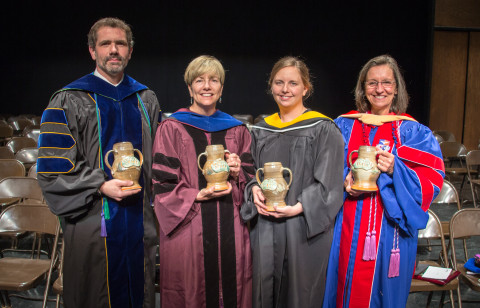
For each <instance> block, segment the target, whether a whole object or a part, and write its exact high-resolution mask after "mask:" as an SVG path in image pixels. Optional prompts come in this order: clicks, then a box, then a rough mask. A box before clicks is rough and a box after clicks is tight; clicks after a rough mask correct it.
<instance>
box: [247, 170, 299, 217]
mask: <svg viewBox="0 0 480 308" xmlns="http://www.w3.org/2000/svg"><path fill="white" fill-rule="evenodd" d="M260 171H263V173H264V175H263V182H261V181H260V178H259V176H258V175H259V172H260ZM283 171H288V173H290V181H289V183H288V184H287V182H286V181H285V179H284V178H283ZM255 176H256V178H257V182H258V184H259V185H260V188H261V189H262V192H263V195H264V196H265V198H266V199H267V200H266V202H265V205H266V206H267V211H269V212H274V211H275V209H274V207H273V206H277V207H283V206H286V204H285V196H286V195H287V192H288V189H289V188H290V184H292V179H293V177H292V171H291V170H290V169H288V168H284V167H283V166H282V163H280V162H269V163H265V164H264V165H263V168H258V170H257V172H256V173H255Z"/></svg>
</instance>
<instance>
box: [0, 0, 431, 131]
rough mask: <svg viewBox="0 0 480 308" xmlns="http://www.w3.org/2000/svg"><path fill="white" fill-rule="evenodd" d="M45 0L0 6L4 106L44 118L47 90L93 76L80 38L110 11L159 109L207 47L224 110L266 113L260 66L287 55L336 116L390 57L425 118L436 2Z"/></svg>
mask: <svg viewBox="0 0 480 308" xmlns="http://www.w3.org/2000/svg"><path fill="white" fill-rule="evenodd" d="M43 2H46V1H36V2H31V3H30V2H29V1H25V2H23V1H22V2H21V3H16V4H3V5H2V6H3V9H2V12H1V17H2V18H1V21H0V22H1V25H2V35H1V36H2V38H3V44H2V45H3V47H2V51H1V55H2V67H3V68H2V74H1V76H2V77H1V81H0V84H1V94H0V95H1V97H0V99H1V102H2V103H1V105H2V108H1V111H0V113H11V114H19V113H35V114H41V112H42V111H43V109H44V108H45V107H46V105H47V103H48V100H49V98H50V96H51V94H52V93H53V92H54V91H55V90H57V89H59V88H61V87H62V86H64V85H66V84H68V83H70V82H71V81H73V80H75V79H77V78H79V77H81V76H83V75H85V74H88V73H90V72H92V71H93V69H94V62H93V61H92V60H91V58H90V55H89V54H88V48H87V43H86V41H87V37H86V34H87V33H88V30H89V28H90V26H91V25H92V24H93V23H94V22H95V21H96V20H97V19H99V18H101V17H106V16H115V17H119V18H121V19H124V20H125V21H126V22H127V23H129V24H130V25H131V26H132V28H133V33H134V38H135V42H136V44H135V47H134V52H133V56H132V60H131V61H130V63H129V65H128V67H127V69H126V72H127V74H129V75H131V76H132V77H134V78H135V79H137V80H138V81H140V82H142V83H144V84H146V85H147V86H149V87H150V88H151V89H152V90H154V91H155V92H156V94H157V96H158V99H159V101H160V104H161V107H162V110H164V111H166V112H172V111H175V110H176V109H178V108H180V107H184V106H186V105H187V104H188V103H189V96H188V91H187V88H186V86H185V84H184V82H183V72H184V70H185V68H186V66H187V64H188V62H189V61H190V60H191V59H193V58H194V57H196V56H198V55H200V54H211V55H214V56H216V57H217V58H219V59H220V60H221V61H222V63H223V65H224V67H225V69H226V70H227V75H226V83H225V87H224V94H223V103H222V105H219V108H220V109H222V110H223V111H225V112H227V113H231V114H232V113H250V114H252V115H253V116H256V115H258V114H261V113H272V112H274V111H276V105H275V103H274V101H273V99H272V98H271V97H270V96H269V95H268V94H267V84H266V81H267V78H268V73H269V72H270V69H271V67H272V65H273V63H274V62H275V61H276V60H277V59H279V58H280V57H282V56H285V55H295V56H300V57H302V58H303V59H304V60H305V61H306V63H307V65H308V66H309V68H310V70H311V73H312V75H313V76H314V89H315V91H314V95H313V97H312V98H310V99H309V100H308V101H307V105H308V106H310V107H311V108H313V109H315V110H318V111H320V112H323V113H325V114H326V115H328V116H330V117H336V116H337V115H339V114H341V113H343V112H346V111H349V110H351V109H353V108H354V101H353V91H352V90H353V88H354V86H355V82H356V78H357V74H358V72H359V70H360V68H361V66H362V65H363V64H364V63H365V62H366V61H367V60H368V59H370V58H372V57H374V56H377V55H380V54H383V53H388V54H390V55H392V56H393V57H395V58H396V59H397V61H398V63H399V64H400V66H401V67H402V69H403V71H404V76H405V79H406V82H407V89H408V91H409V94H410V97H411V102H410V107H409V109H408V113H410V114H412V115H413V116H415V117H416V118H417V119H418V120H419V121H420V122H423V123H425V124H428V123H427V120H428V108H429V85H430V77H429V74H430V65H431V64H430V62H431V40H432V33H433V32H432V15H433V6H434V5H433V0H429V1H416V0H404V1H379V0H371V1H320V0H317V1H305V0H304V1H295V0H291V1H283V0H278V1H261V0H258V1H255V2H253V1H251V2H249V1H235V2H233V1H232V2H230V1H223V2H216V1H208V0H207V1H205V0H204V1H195V2H187V1H179V0H169V1H151V2H149V1H128V2H126V1H116V2H109V1H108V2H107V1H97V2H91V3H90V2H85V1H76V2H68V1H61V2H60V1H59V2H54V3H52V2H49V3H47V4H46V3H43Z"/></svg>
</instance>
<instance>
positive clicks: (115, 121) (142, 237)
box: [37, 18, 160, 307]
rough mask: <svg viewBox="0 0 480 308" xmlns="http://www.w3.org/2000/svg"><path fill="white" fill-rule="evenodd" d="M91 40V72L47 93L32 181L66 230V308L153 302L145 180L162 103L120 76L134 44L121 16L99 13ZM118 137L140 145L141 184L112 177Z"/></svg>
mask: <svg viewBox="0 0 480 308" xmlns="http://www.w3.org/2000/svg"><path fill="white" fill-rule="evenodd" d="M88 48H89V51H90V55H91V57H92V59H93V60H95V62H96V69H95V71H94V72H93V73H91V74H88V75H86V76H84V77H82V78H80V79H78V80H76V81H74V82H72V83H70V84H69V85H67V86H66V87H64V88H63V89H61V90H59V91H57V92H56V93H54V95H53V96H52V98H51V100H50V103H49V105H48V107H47V108H46V110H45V111H44V113H43V116H42V124H41V135H40V138H39V157H38V167H37V170H38V180H39V182H40V185H41V187H42V190H43V193H44V195H45V199H46V201H47V203H48V206H49V207H50V209H51V211H52V212H53V213H54V214H56V215H58V216H59V218H60V220H61V223H62V230H63V233H64V242H65V247H64V251H65V252H64V267H63V285H64V293H63V297H64V302H65V306H66V307H154V305H155V290H154V277H155V255H156V245H157V242H158V240H157V239H156V238H157V234H156V227H155V224H154V213H153V210H152V207H151V205H150V200H151V193H150V192H151V189H150V185H151V184H150V183H151V164H152V161H151V157H152V154H151V149H152V140H153V137H154V135H155V131H156V128H157V124H158V121H159V119H160V110H159V109H160V108H159V104H158V101H157V98H156V96H155V93H154V92H153V91H151V90H149V89H148V88H147V87H146V86H144V85H143V84H141V83H139V82H137V81H135V80H134V79H133V78H131V77H129V76H127V75H126V74H124V69H125V67H126V66H127V64H128V61H129V60H130V58H131V55H132V50H133V49H132V48H133V35H132V31H131V29H130V27H129V26H128V25H127V24H126V23H125V22H123V21H122V20H119V19H117V18H103V19H100V20H99V21H97V22H96V23H95V24H94V25H93V26H92V28H91V29H90V32H89V34H88ZM119 142H130V143H131V144H132V145H133V148H134V149H138V150H140V151H141V152H142V153H143V158H144V161H143V165H142V166H141V167H139V166H138V168H139V169H140V170H141V176H140V179H139V183H140V186H141V188H134V189H132V188H131V187H129V186H132V185H133V182H132V181H130V180H119V179H113V178H112V172H111V171H110V168H109V167H107V166H109V165H113V159H114V155H109V157H108V156H107V157H106V154H107V152H109V151H110V150H112V148H113V146H114V144H115V143H119ZM106 159H109V161H108V162H107V161H106ZM135 164H136V165H139V162H136V163H135V162H134V165H135ZM127 167H128V166H127Z"/></svg>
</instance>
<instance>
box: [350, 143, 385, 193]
mask: <svg viewBox="0 0 480 308" xmlns="http://www.w3.org/2000/svg"><path fill="white" fill-rule="evenodd" d="M353 153H358V158H357V160H356V161H355V163H353V164H352V154H353ZM376 155H377V149H376V148H375V147H373V146H368V145H362V146H360V147H359V148H358V150H355V151H352V152H351V153H350V155H348V162H349V163H350V168H351V170H352V175H353V185H352V189H355V190H360V191H377V190H378V186H377V179H378V176H379V175H380V170H379V169H378V168H377V159H376Z"/></svg>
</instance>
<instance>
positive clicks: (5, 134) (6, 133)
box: [0, 123, 13, 145]
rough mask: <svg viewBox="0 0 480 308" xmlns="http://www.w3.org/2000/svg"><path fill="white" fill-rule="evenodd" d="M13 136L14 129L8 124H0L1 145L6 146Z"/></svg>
mask: <svg viewBox="0 0 480 308" xmlns="http://www.w3.org/2000/svg"><path fill="white" fill-rule="evenodd" d="M12 136H13V128H12V127H11V126H10V125H8V124H7V123H2V124H0V145H5V144H6V143H7V141H8V140H10V139H11V138H12Z"/></svg>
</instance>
